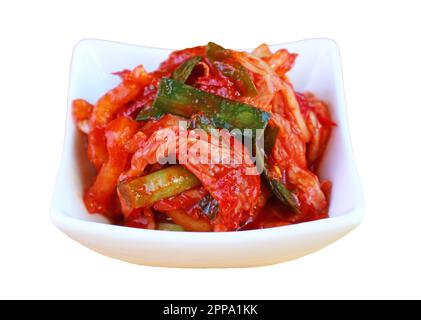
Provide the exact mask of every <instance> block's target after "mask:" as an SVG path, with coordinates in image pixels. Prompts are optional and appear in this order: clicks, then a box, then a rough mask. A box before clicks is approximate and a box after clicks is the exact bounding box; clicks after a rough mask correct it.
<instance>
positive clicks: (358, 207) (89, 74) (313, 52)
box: [51, 39, 364, 268]
mask: <svg viewBox="0 0 421 320" xmlns="http://www.w3.org/2000/svg"><path fill="white" fill-rule="evenodd" d="M279 48H287V49H288V50H290V51H292V52H296V53H298V54H299V57H298V59H297V61H296V65H295V67H294V68H293V70H292V71H291V72H290V73H289V76H290V79H291V81H292V83H293V84H294V87H295V89H296V90H297V91H312V92H313V93H315V94H316V95H317V96H318V97H320V98H321V99H323V100H326V101H327V102H328V103H329V104H330V106H331V112H332V117H333V119H334V121H335V122H336V123H337V125H338V126H337V127H336V128H335V129H334V130H333V134H332V137H331V140H330V142H329V146H328V149H327V154H326V155H325V157H324V161H323V164H322V167H321V171H320V175H321V177H322V178H323V179H329V180H331V181H332V183H333V189H332V194H331V202H330V209H329V218H328V219H324V220H318V221H312V222H306V223H301V224H296V225H290V226H284V227H278V228H271V229H264V230H252V231H241V232H226V233H191V232H171V231H155V230H142V229H134V228H127V227H121V226H116V225H112V224H110V223H109V222H108V221H107V220H106V219H104V218H103V217H101V216H100V215H91V214H88V212H87V211H86V209H85V207H84V204H83V201H82V194H83V190H84V188H85V187H86V185H87V184H88V183H89V177H90V176H92V174H91V173H90V170H91V169H90V166H89V165H88V161H87V158H86V151H85V149H84V146H83V143H82V138H81V136H80V134H79V133H78V132H77V130H76V129H75V126H74V124H73V121H72V118H71V110H70V105H71V101H72V100H73V99H75V98H83V99H86V100H88V101H90V102H95V101H96V100H97V99H98V98H99V97H100V96H101V95H103V94H104V93H105V92H106V91H107V90H109V89H110V88H112V87H114V86H115V85H116V84H117V83H118V82H119V79H118V77H116V76H113V75H112V74H111V73H112V72H115V71H119V70H122V69H127V68H133V67H135V66H136V65H138V64H140V63H141V64H143V65H144V66H145V67H146V69H147V70H154V69H155V68H156V67H158V65H159V63H160V62H161V61H163V60H164V59H165V58H166V57H167V55H168V54H169V52H170V50H167V49H157V48H148V47H142V46H136V45H128V44H121V43H116V42H110V41H102V40H83V41H80V42H79V43H78V44H77V45H76V46H75V48H74V51H73V58H72V66H71V75H70V89H69V97H68V112H67V125H66V134H65V141H64V151H63V157H62V163H61V166H60V171H59V174H58V178H57V182H56V187H55V192H54V196H53V200H52V205H51V217H52V220H53V222H54V223H55V225H56V226H57V227H58V228H59V229H60V230H61V231H63V232H64V233H65V234H67V235H68V236H69V237H71V238H72V239H74V240H75V241H77V242H79V243H81V244H82V245H84V246H86V247H88V248H90V249H92V250H94V251H96V252H99V253H101V254H104V255H106V256H109V257H112V258H116V259H121V260H124V261H128V262H131V263H137V264H143V265H152V266H166V267H201V268H204V267H251V266H261V265H269V264H274V263H279V262H283V261H287V260H291V259H296V258H299V257H302V256H304V255H307V254H309V253H312V252H315V251H317V250H319V249H321V248H323V247H325V246H327V245H329V244H331V243H333V242H335V241H336V240H338V239H339V238H341V237H343V236H344V235H346V234H347V233H348V232H350V231H351V230H352V229H354V228H355V227H356V226H357V225H358V224H359V223H360V222H361V220H362V218H363V215H364V200H363V194H362V189H361V185H360V181H359V177H358V174H357V170H356V166H355V161H354V157H353V153H352V147H351V141H350V137H349V132H348V123H347V117H346V108H345V98H344V90H343V83H342V73H341V62H340V56H339V50H338V47H337V45H336V43H335V42H334V41H332V40H329V39H312V40H304V41H298V42H293V43H286V44H280V45H273V46H271V49H272V50H277V49H279Z"/></svg>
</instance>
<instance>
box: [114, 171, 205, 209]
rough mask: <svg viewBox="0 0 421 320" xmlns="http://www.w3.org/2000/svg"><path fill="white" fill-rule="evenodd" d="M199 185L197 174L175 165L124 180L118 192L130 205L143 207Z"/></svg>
mask: <svg viewBox="0 0 421 320" xmlns="http://www.w3.org/2000/svg"><path fill="white" fill-rule="evenodd" d="M199 185H200V181H199V180H198V179H197V178H196V176H195V175H193V174H192V173H191V172H189V171H188V170H187V169H186V168H184V167H182V166H180V165H175V166H171V167H169V168H166V169H162V170H159V171H155V172H153V173H151V174H148V175H146V176H143V177H139V178H135V179H133V180H130V181H128V182H123V183H121V184H120V185H119V186H118V192H119V194H120V195H121V196H122V198H123V199H124V200H125V201H126V203H127V204H128V205H129V206H130V207H132V208H143V207H148V206H151V205H152V204H154V203H155V202H157V201H159V200H162V199H166V198H169V197H172V196H175V195H177V194H180V193H181V192H183V191H185V190H188V189H191V188H194V187H197V186H199Z"/></svg>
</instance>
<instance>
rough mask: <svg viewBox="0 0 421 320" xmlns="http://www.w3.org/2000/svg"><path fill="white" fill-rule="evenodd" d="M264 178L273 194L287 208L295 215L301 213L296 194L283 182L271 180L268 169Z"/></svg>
mask: <svg viewBox="0 0 421 320" xmlns="http://www.w3.org/2000/svg"><path fill="white" fill-rule="evenodd" d="M264 177H265V178H266V181H267V183H268V185H269V187H270V189H271V190H272V192H273V194H274V195H275V196H276V197H277V198H278V199H279V200H280V201H281V202H282V203H283V204H284V205H285V207H287V208H288V209H289V210H291V211H292V212H294V213H298V212H299V211H300V210H299V206H298V201H297V199H296V198H295V196H294V194H293V193H292V192H291V191H289V190H288V189H287V187H286V186H285V185H284V184H283V183H282V181H280V180H278V179H274V178H270V177H269V174H268V171H267V169H265V170H264Z"/></svg>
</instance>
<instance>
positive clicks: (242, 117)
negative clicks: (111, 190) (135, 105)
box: [137, 78, 270, 134]
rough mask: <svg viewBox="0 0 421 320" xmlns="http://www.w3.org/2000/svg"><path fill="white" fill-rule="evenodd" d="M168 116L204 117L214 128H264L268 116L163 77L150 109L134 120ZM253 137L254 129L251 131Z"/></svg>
mask: <svg viewBox="0 0 421 320" xmlns="http://www.w3.org/2000/svg"><path fill="white" fill-rule="evenodd" d="M167 113H171V114H175V115H179V116H182V117H186V118H189V117H191V116H192V115H193V114H197V113H199V114H204V115H205V116H207V117H208V118H209V119H210V120H211V121H212V124H214V125H215V127H217V128H225V129H228V130H232V129H240V130H243V129H252V130H253V129H264V128H265V127H266V125H267V123H268V120H269V118H270V114H269V113H267V112H264V111H262V110H259V109H257V108H255V107H253V106H251V105H248V104H245V103H241V102H237V101H233V100H229V99H225V98H223V97H220V96H217V95H214V94H211V93H208V92H206V91H203V90H199V89H196V88H194V87H192V86H189V85H186V84H184V83H181V82H179V81H176V80H173V79H169V78H162V79H161V82H160V84H159V90H158V95H157V97H156V99H155V101H154V103H153V106H152V108H151V109H149V110H147V111H146V112H144V111H143V112H142V111H141V112H140V113H139V115H138V116H137V120H147V119H149V118H151V117H152V118H159V117H161V116H162V115H164V114H167ZM253 133H254V134H255V130H253Z"/></svg>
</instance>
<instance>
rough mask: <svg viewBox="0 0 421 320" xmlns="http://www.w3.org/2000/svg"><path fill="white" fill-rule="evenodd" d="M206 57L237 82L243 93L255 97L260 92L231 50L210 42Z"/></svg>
mask: <svg viewBox="0 0 421 320" xmlns="http://www.w3.org/2000/svg"><path fill="white" fill-rule="evenodd" d="M206 57H207V58H208V60H209V61H210V62H211V63H212V64H213V65H214V66H215V68H216V69H217V70H218V71H219V72H221V73H222V74H223V75H224V76H226V77H227V78H229V79H230V80H232V81H233V82H234V83H235V85H236V86H237V88H238V90H239V91H240V93H241V94H242V95H244V96H249V97H254V96H256V95H257V94H258V92H257V89H256V86H255V85H254V83H253V80H252V79H251V77H250V75H249V73H248V72H247V70H246V68H244V67H243V66H242V65H241V63H239V62H238V61H236V60H235V59H234V58H233V57H232V54H231V51H230V50H227V49H225V48H223V47H221V46H220V45H217V44H216V43H213V42H209V43H208V45H207V46H206Z"/></svg>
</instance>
